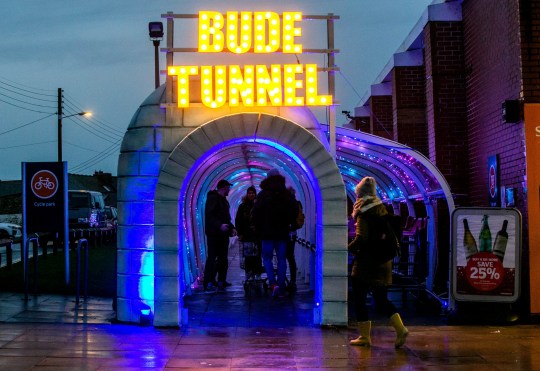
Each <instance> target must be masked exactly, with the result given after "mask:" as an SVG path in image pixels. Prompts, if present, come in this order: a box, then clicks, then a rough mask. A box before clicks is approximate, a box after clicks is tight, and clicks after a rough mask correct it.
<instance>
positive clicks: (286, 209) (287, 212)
mask: <svg viewBox="0 0 540 371" xmlns="http://www.w3.org/2000/svg"><path fill="white" fill-rule="evenodd" d="M297 211H298V210H297V206H296V201H295V199H294V197H293V196H292V195H291V193H290V192H289V191H288V190H287V188H286V187H285V178H284V177H283V176H282V175H281V174H280V173H279V171H278V170H276V169H272V170H270V171H269V172H268V174H267V176H266V178H265V179H264V180H263V181H262V182H261V191H260V192H259V194H258V195H257V199H256V201H255V205H254V206H253V213H252V218H253V222H254V225H255V230H256V232H257V233H258V236H259V238H260V239H261V240H262V258H263V263H264V269H265V270H266V275H267V277H268V282H269V284H270V288H271V290H272V296H274V297H280V296H283V295H284V294H285V288H286V286H285V275H286V273H287V262H286V256H287V241H288V240H289V233H290V231H291V226H292V225H293V224H294V222H295V218H296V214H297ZM274 251H275V252H276V257H277V280H276V276H275V273H274V264H273V254H274Z"/></svg>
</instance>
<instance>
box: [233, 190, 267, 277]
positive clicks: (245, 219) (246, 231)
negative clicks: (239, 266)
mask: <svg viewBox="0 0 540 371" xmlns="http://www.w3.org/2000/svg"><path fill="white" fill-rule="evenodd" d="M256 197H257V190H256V189H255V187H253V186H251V187H249V188H248V189H247V191H246V195H245V196H244V197H243V198H242V203H241V204H240V206H238V211H237V212H236V217H235V219H234V224H235V226H236V230H237V232H238V239H239V240H240V241H241V242H253V243H255V244H256V245H257V247H258V250H257V254H256V255H254V256H245V259H246V260H245V271H246V273H251V274H255V275H258V274H261V273H262V272H263V271H262V269H261V267H262V262H261V241H259V240H258V239H257V236H256V235H255V229H254V227H253V225H252V223H251V210H252V209H253V205H254V204H255V198H256Z"/></svg>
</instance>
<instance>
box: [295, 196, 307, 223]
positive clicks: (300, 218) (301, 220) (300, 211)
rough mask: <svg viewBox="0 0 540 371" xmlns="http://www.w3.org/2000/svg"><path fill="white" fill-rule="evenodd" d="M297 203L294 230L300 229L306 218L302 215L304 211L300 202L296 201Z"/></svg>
mask: <svg viewBox="0 0 540 371" xmlns="http://www.w3.org/2000/svg"><path fill="white" fill-rule="evenodd" d="M297 203H298V214H297V215H296V229H300V228H302V227H303V226H304V222H305V220H306V216H305V215H304V209H303V208H302V203H301V202H300V201H297Z"/></svg>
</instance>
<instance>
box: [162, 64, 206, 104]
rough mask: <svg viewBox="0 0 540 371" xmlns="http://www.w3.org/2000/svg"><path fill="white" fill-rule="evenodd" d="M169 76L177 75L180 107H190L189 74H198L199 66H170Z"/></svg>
mask: <svg viewBox="0 0 540 371" xmlns="http://www.w3.org/2000/svg"><path fill="white" fill-rule="evenodd" d="M168 74H169V76H176V79H177V89H178V90H177V91H178V107H181V108H185V107H189V76H193V75H198V74H199V68H198V67H197V66H170V67H169V69H168Z"/></svg>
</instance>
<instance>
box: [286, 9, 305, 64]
mask: <svg viewBox="0 0 540 371" xmlns="http://www.w3.org/2000/svg"><path fill="white" fill-rule="evenodd" d="M301 21H302V12H284V13H283V53H291V54H292V53H294V54H300V53H302V44H295V43H294V41H295V37H296V36H302V28H296V27H294V24H295V23H296V22H301Z"/></svg>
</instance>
